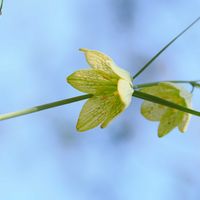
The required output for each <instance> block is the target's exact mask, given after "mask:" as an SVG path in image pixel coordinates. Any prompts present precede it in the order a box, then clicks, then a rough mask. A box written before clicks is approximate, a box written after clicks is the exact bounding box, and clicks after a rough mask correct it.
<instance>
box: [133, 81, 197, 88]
mask: <svg viewBox="0 0 200 200" xmlns="http://www.w3.org/2000/svg"><path fill="white" fill-rule="evenodd" d="M164 82H170V83H186V84H190V85H192V86H193V87H200V84H199V83H198V82H200V80H196V81H186V80H180V81H175V80H168V81H156V82H151V83H144V84H137V85H134V86H133V88H134V89H140V88H144V87H151V86H154V85H158V84H159V83H164Z"/></svg>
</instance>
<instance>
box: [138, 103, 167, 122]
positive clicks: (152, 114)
mask: <svg viewBox="0 0 200 200" xmlns="http://www.w3.org/2000/svg"><path fill="white" fill-rule="evenodd" d="M166 109H167V107H166V106H162V105H159V104H157V103H152V102H149V101H144V102H143V103H142V106H141V113H142V115H143V116H144V117H145V118H146V119H148V120H151V121H160V119H161V117H162V115H163V114H164V113H165V112H166Z"/></svg>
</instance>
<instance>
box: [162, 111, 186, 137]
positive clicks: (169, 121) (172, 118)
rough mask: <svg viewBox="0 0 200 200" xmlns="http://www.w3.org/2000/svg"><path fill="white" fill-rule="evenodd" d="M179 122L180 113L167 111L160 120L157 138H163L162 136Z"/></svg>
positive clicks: (180, 118)
mask: <svg viewBox="0 0 200 200" xmlns="http://www.w3.org/2000/svg"><path fill="white" fill-rule="evenodd" d="M181 120H182V115H180V111H176V110H174V109H168V110H167V111H166V112H165V114H164V115H163V116H162V118H161V120H160V124H159V127H158V136H159V137H163V136H164V135H166V134H167V133H169V132H170V131H171V130H173V129H174V128H175V127H176V126H177V125H178V124H179V122H180V121H181Z"/></svg>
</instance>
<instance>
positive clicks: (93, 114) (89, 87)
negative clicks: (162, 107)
mask: <svg viewBox="0 0 200 200" xmlns="http://www.w3.org/2000/svg"><path fill="white" fill-rule="evenodd" d="M80 51H82V52H84V53H85V57H86V60H87V62H88V64H89V65H90V66H91V69H82V70H78V71H76V72H74V73H73V74H71V75H70V76H68V78H67V81H68V83H69V84H71V85H72V86H73V87H74V88H76V89H78V90H79V91H81V92H85V93H88V94H92V95H93V96H92V97H91V98H90V99H88V100H87V102H86V103H85V104H84V106H83V108H82V110H81V112H80V115H79V118H78V122H77V126H76V128H77V130H78V131H86V130H89V129H92V128H95V127H96V126H98V125H100V124H101V128H104V127H106V126H107V125H108V123H109V122H111V121H112V120H113V119H114V118H115V117H116V116H117V115H119V114H120V113H121V112H123V111H124V110H125V109H126V108H127V107H128V106H129V104H130V102H131V98H132V94H133V85H132V78H131V76H130V74H129V73H128V72H127V71H125V70H123V69H121V68H119V67H118V66H117V65H116V64H115V63H114V61H113V60H112V59H111V58H110V57H108V56H107V55H105V54H103V53H101V52H99V51H95V50H89V49H83V48H82V49H80Z"/></svg>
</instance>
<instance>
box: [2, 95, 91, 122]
mask: <svg viewBox="0 0 200 200" xmlns="http://www.w3.org/2000/svg"><path fill="white" fill-rule="evenodd" d="M90 97H92V95H91V94H86V95H81V96H77V97H72V98H69V99H64V100H60V101H55V102H52V103H47V104H43V105H39V106H34V107H32V108H28V109H24V110H20V111H16V112H11V113H7V114H3V115H0V121H1V120H6V119H10V118H14V117H19V116H22V115H27V114H31V113H34V112H39V111H41V110H46V109H49V108H53V107H58V106H62V105H65V104H69V103H73V102H76V101H81V100H84V99H88V98H90Z"/></svg>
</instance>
